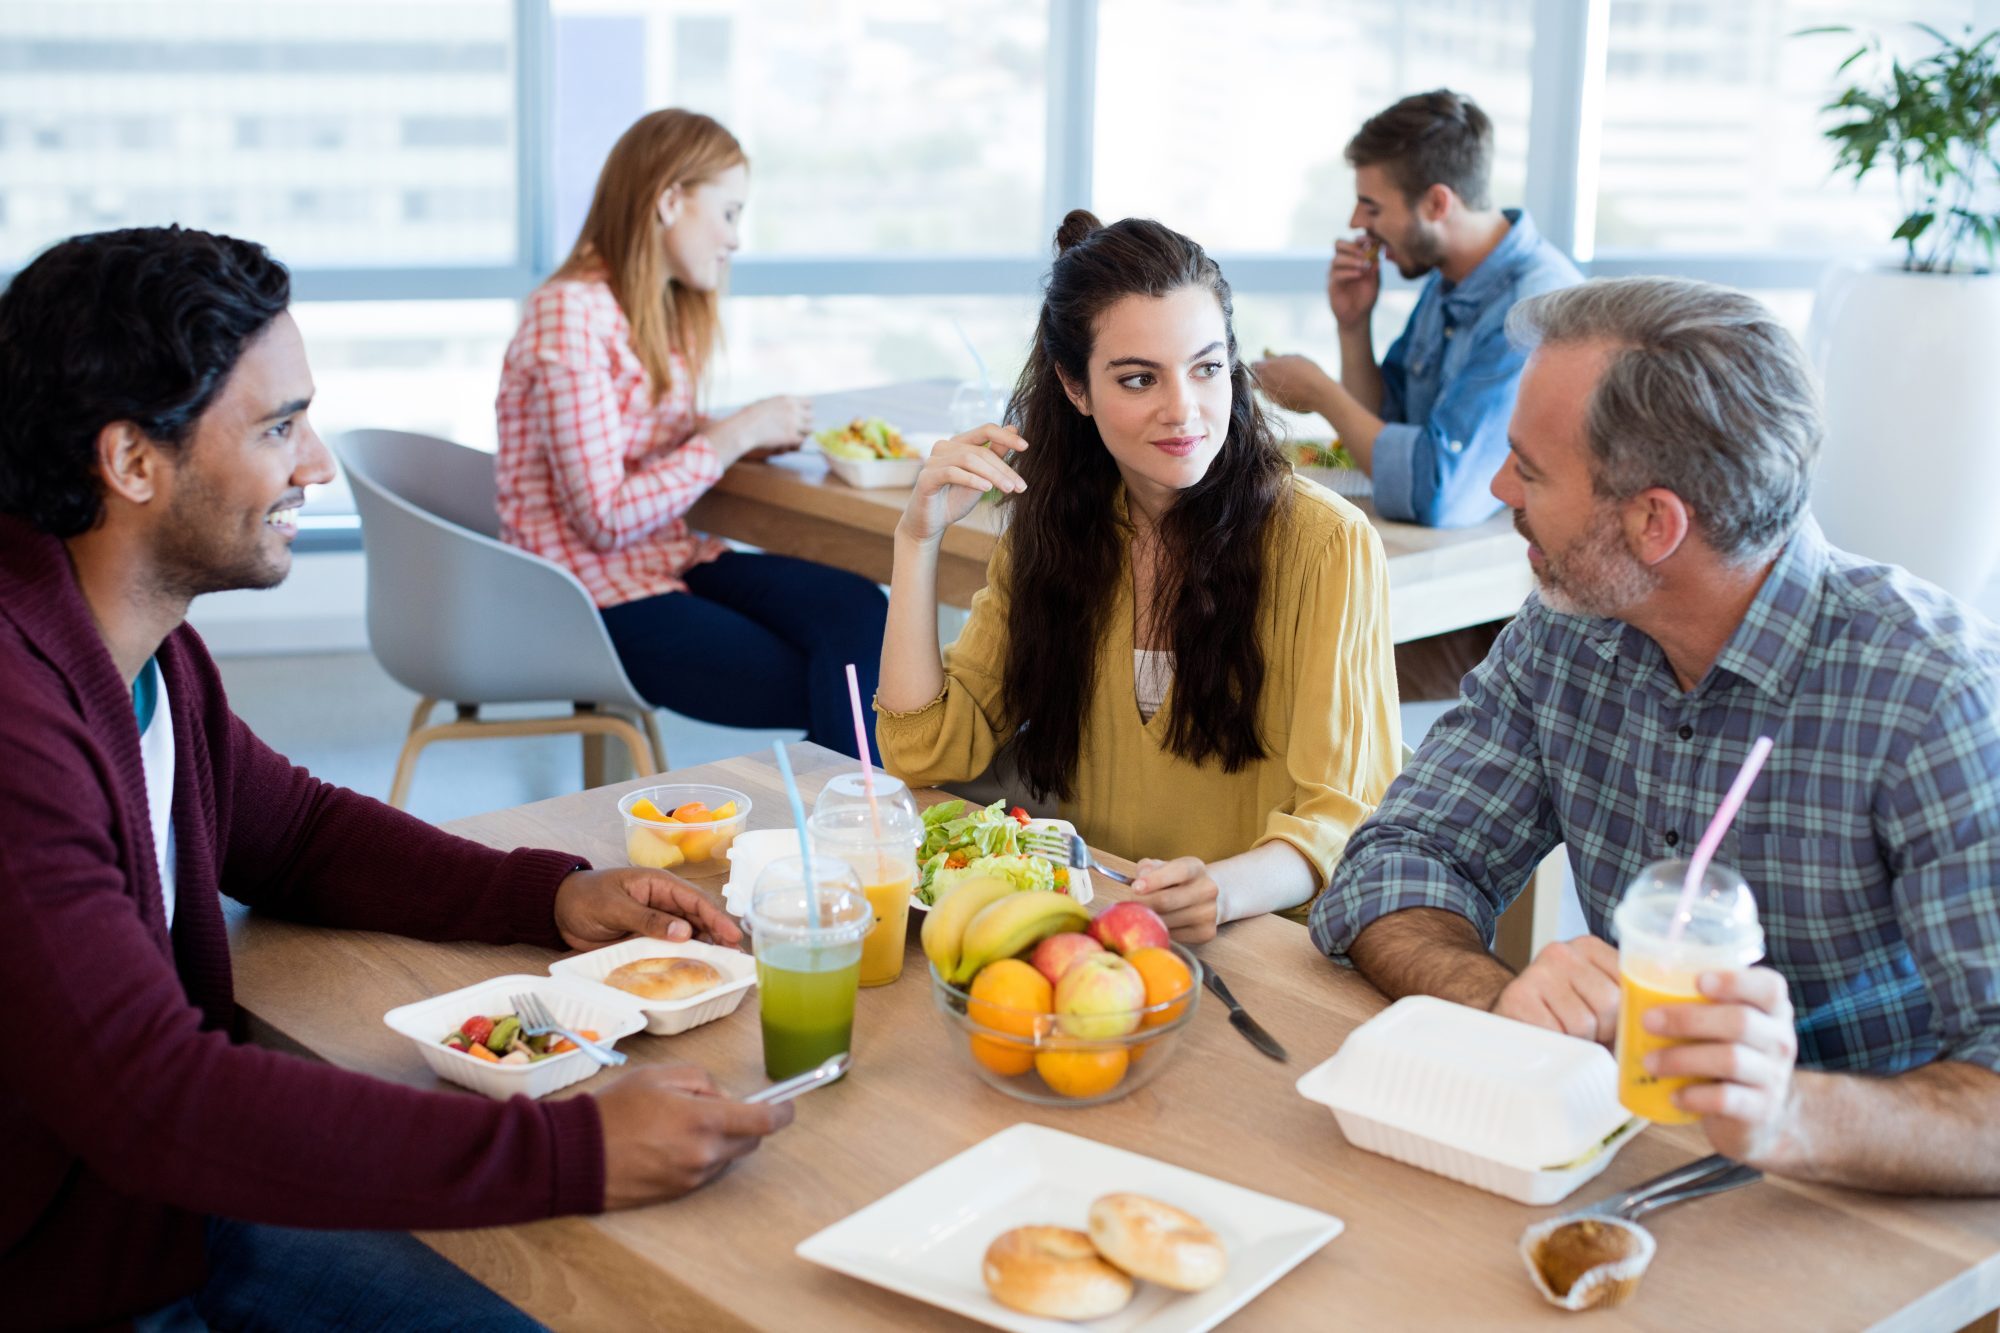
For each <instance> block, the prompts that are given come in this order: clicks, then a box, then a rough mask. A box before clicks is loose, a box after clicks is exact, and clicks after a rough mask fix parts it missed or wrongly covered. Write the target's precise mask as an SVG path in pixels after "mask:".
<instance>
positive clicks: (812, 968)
mask: <svg viewBox="0 0 2000 1333" xmlns="http://www.w3.org/2000/svg"><path fill="white" fill-rule="evenodd" d="M809 892H810V894H811V895H812V897H814V898H816V899H817V900H818V905H819V924H818V925H817V926H815V925H814V924H813V923H812V920H811V917H810V915H809V913H808V893H809ZM744 921H745V923H746V924H747V925H748V926H749V927H750V948H751V952H752V953H753V954H754V955H755V956H756V958H757V1007H758V1009H759V1010H760V1018H761V1021H762V1023H763V1028H764V1072H765V1073H766V1074H769V1075H770V1076H771V1077H772V1078H774V1079H776V1078H790V1077H791V1076H792V1075H793V1074H802V1073H804V1072H805V1071H806V1070H808V1069H812V1068H814V1067H815V1066H817V1065H819V1064H821V1063H822V1062H824V1061H825V1060H827V1059H828V1058H830V1057H832V1056H836V1055H839V1054H840V1053H841V1052H843V1051H845V1050H847V1049H848V1048H849V1047H850V1046H851V1045H852V1044H853V1040H854V989H855V983H856V981H857V980H858V979H859V977H860V975H861V941H862V940H863V939H864V938H866V936H867V934H868V930H869V928H870V927H871V926H873V925H874V924H875V913H874V911H873V910H872V909H871V908H870V907H869V906H868V899H866V898H865V897H863V896H862V894H861V884H860V881H858V880H856V879H855V878H854V872H853V871H852V870H850V869H848V867H847V864H846V863H845V862H844V861H837V860H823V859H822V858H819V857H814V858H813V879H812V883H811V885H810V886H809V885H808V884H807V881H806V871H805V862H804V861H803V860H802V859H801V858H799V857H796V856H787V857H782V858H780V859H779V860H776V861H773V862H772V863H771V864H770V865H768V866H766V867H764V873H763V874H761V875H759V876H758V877H757V891H756V893H755V894H754V895H753V896H752V898H751V900H750V914H749V915H748V916H747V917H745V918H744Z"/></svg>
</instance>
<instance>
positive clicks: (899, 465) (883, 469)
mask: <svg viewBox="0 0 2000 1333" xmlns="http://www.w3.org/2000/svg"><path fill="white" fill-rule="evenodd" d="M826 465H827V468H828V469H829V470H830V471H832V473H833V475H834V476H836V477H839V478H840V479H841V480H842V481H844V482H846V483H847V484H848V485H849V486H852V487H854V488H855V489H856V490H863V491H874V490H887V489H894V488H905V487H910V486H914V485H916V484H917V474H918V473H919V472H922V471H923V470H924V460H923V459H921V458H836V457H834V456H833V455H832V454H828V455H827V456H826Z"/></svg>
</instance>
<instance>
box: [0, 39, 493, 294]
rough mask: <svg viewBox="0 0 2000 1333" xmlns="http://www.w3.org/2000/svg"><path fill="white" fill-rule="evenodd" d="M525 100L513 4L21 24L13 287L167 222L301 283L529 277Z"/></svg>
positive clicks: (10, 114) (6, 177)
mask: <svg viewBox="0 0 2000 1333" xmlns="http://www.w3.org/2000/svg"><path fill="white" fill-rule="evenodd" d="M515 88H516V77H515V70H514V14H513V7H512V6H511V5H509V4H507V3H506V2H505V0H343V3H341V4H338V5H303V4H267V3H256V2H255V0H182V3H177V4H172V5H135V4H119V3H111V2H110V0H65V3H63V4H40V5H26V6H21V5H15V6H11V7H9V8H8V9H7V11H6V13H5V14H4V16H0V124H5V125H6V127H7V132H6V133H5V134H4V135H0V269H8V268H14V267H17V266H19V265H20V264H21V263H23V262H25V261H26V260H27V259H28V258H29V257H30V256H31V255H33V254H34V253H36V252H37V251H39V250H41V249H42V248H44V247H45V246H47V245H48V244H49V243H50V242H52V241H55V240H58V239H60V238H62V237H64V236H68V235H72V234H75V233H77V232H84V231H96V230H100V229H103V228H107V227H118V226H129V225H140V224H158V223H164V222H180V223H183V224H185V225H187V226H192V227H205V228H210V229H214V230H221V231H227V232H231V233H233V234H236V235H242V236H249V237H254V238H256V239H257V240H259V241H262V242H263V243H264V244H266V245H268V246H270V247H271V249H272V251H273V252H274V253H275V254H276V255H277V256H278V257H279V258H280V259H282V260H284V261H285V262H286V263H287V264H289V265H291V266H292V267H293V268H295V269H296V268H314V269H326V268H352V267H384V266H425V267H434V268H450V267H461V266H475V265H493V266H507V265H513V264H516V263H517V262H521V260H522V256H520V254H519V253H518V251H519V246H518V244H517V241H516V237H517V235H518V233H519V225H518V220H517V217H516V204H515V200H516V174H517V172H516V163H517V150H516V147H515V100H516V99H515Z"/></svg>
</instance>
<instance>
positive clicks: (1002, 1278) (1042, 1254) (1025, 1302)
mask: <svg viewBox="0 0 2000 1333" xmlns="http://www.w3.org/2000/svg"><path fill="white" fill-rule="evenodd" d="M979 1272H980V1276H981V1277H983V1278H985V1279H986V1289H987V1290H988V1291H990V1292H992V1293H993V1299H994V1300H996V1301H998V1302H1000V1303H1001V1304H1002V1305H1004V1306H1006V1307H1007V1308H1008V1309H1010V1310H1019V1311H1020V1312H1021V1313H1023V1314H1032V1315H1041V1316H1042V1317H1043V1318H1045V1319H1101V1318H1103V1317H1104V1316H1105V1315H1108V1314H1116V1313H1118V1312H1119V1311H1120V1310H1122V1309H1124V1308H1125V1306H1126V1303H1127V1302H1129V1301H1130V1300H1131V1299H1132V1279H1131V1278H1129V1277H1126V1276H1125V1275H1124V1274H1123V1273H1121V1272H1119V1271H1118V1270H1117V1269H1115V1268H1113V1267H1112V1266H1111V1265H1110V1264H1107V1263H1105V1262H1104V1260H1103V1259H1101V1258H1099V1257H1098V1254H1097V1250H1096V1248H1095V1247H1094V1246H1092V1245H1091V1243H1090V1237H1088V1236H1086V1235H1084V1234H1083V1233H1082V1232H1081V1231H1075V1230H1072V1229H1071V1228H1069V1227H1015V1228H1014V1229H1013V1230H1012V1231H1004V1232H1002V1233H1000V1235H998V1236H996V1237H995V1238H994V1240H993V1243H992V1244H991V1245H989V1246H987V1247H986V1261H985V1262H984V1263H983V1264H981V1265H980V1269H979Z"/></svg>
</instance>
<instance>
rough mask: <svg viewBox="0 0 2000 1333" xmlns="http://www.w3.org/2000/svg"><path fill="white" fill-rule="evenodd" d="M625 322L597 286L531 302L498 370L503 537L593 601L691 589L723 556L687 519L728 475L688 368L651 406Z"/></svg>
mask: <svg viewBox="0 0 2000 1333" xmlns="http://www.w3.org/2000/svg"><path fill="white" fill-rule="evenodd" d="M631 333H632V331H631V326H630V325H629V324H627V323H626V321H625V313H624V312H623V311H622V310H620V309H619V308H618V300H617V298H616V297H614V296H613V295H612V294H611V288H610V287H608V286H607V285H605V284H604V283H602V282H551V283H548V284H547V285H545V286H543V287H541V288H539V289H538V290H536V292H535V293H534V294H533V295H532V296H530V297H529V298H528V301H527V309H526V311H525V313H524V314H523V315H522V317H521V327H520V329H519V330H517V331H516V332H515V334H514V341H513V342H512V343H510V344H509V345H508V347H507V359H506V363H505V366H504V368H503V369H502V370H501V372H500V398H499V402H498V405H497V406H498V411H499V416H500V455H499V458H498V460H497V465H496V470H497V477H496V480H497V482H498V485H499V492H500V496H499V499H500V535H501V536H502V538H504V539H505V540H506V541H508V542H511V543H512V544H514V545H515V546H519V547H521V548H523V549H524V550H529V551H533V552H534V553H535V554H536V555H539V556H541V557H542V558H543V559H545V560H553V561H555V562H556V563H557V564H559V565H562V566H564V567H565V568H567V569H569V570H570V571H571V572H572V573H574V574H575V575H576V576H577V578H579V579H580V580H582V581H583V586H584V587H585V588H588V589H589V590H590V595H591V597H592V598H593V599H594V600H595V601H596V602H597V604H598V605H599V606H617V605H619V604H620V603H622V602H630V601H636V600H637V599H638V598H641V597H651V596H654V595H655V594H658V593H663V592H685V591H686V590H687V584H685V583H683V582H682V581H681V575H682V574H684V573H686V572H687V570H688V569H689V568H690V567H692V566H694V565H698V564H702V563H704V562H705V561H709V560H713V559H715V557H717V556H718V555H721V554H722V553H723V552H724V551H726V550H727V549H729V548H728V547H727V546H725V545H724V544H723V543H722V542H720V541H718V540H716V539H715V538H713V537H707V536H703V535H702V534H700V533H696V532H691V531H689V530H688V526H687V524H686V523H684V522H682V521H681V515H683V514H685V513H686V512H687V511H688V509H689V508H690V507H691V506H692V505H693V504H694V502H695V501H696V500H699V499H700V498H701V496H702V493H703V492H705V491H706V490H708V488H709V487H710V486H713V485H714V484H715V483H716V481H717V479H718V478H720V477H721V476H722V461H721V459H719V458H718V457H717V456H716V453H715V449H714V448H713V447H712V446H711V445H710V444H709V442H708V439H707V437H705V436H703V435H702V434H701V433H700V425H701V418H700V417H699V416H698V415H697V414H696V412H695V407H694V385H693V384H692V383H691V382H690V380H689V378H688V374H687V363H686V362H685V361H684V360H683V359H682V358H681V357H680V355H679V354H678V353H676V354H675V355H674V357H673V361H672V365H673V384H672V385H671V386H670V387H669V388H668V390H667V391H666V392H665V393H664V394H662V395H660V400H659V402H657V403H655V402H654V401H653V400H652V393H651V387H650V384H649V382H648V380H647V378H646V369H645V367H644V366H643V365H642V364H641V363H640V361H639V355H638V353H637V352H635V351H634V350H633V348H632V342H631Z"/></svg>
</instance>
